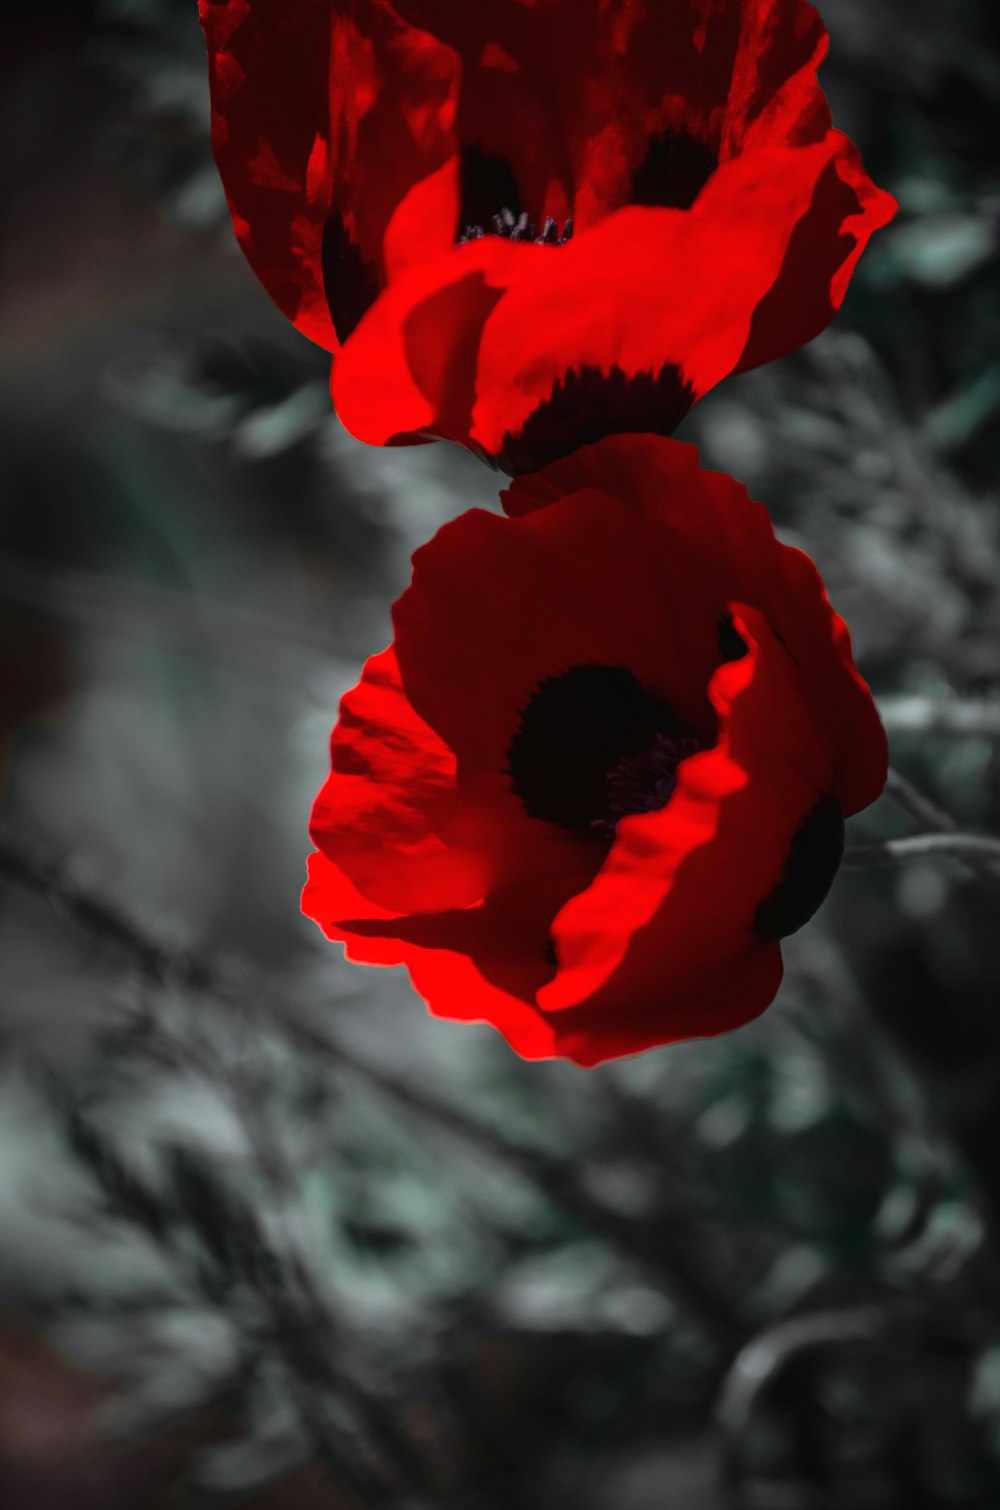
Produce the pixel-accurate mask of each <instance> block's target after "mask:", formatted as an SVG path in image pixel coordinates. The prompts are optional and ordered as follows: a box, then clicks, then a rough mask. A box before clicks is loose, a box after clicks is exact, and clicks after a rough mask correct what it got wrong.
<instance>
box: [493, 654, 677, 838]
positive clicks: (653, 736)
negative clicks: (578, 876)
mask: <svg viewBox="0 0 1000 1510" xmlns="http://www.w3.org/2000/svg"><path fill="white" fill-rule="evenodd" d="M703 748H704V742H703V741H702V740H701V739H700V738H699V736H698V735H697V734H696V733H695V731H694V730H693V729H691V728H689V727H688V726H687V725H686V724H685V723H683V722H682V720H681V719H680V718H679V717H678V715H677V714H676V713H675V712H674V710H673V709H672V708H671V707H670V705H669V704H668V703H666V702H665V701H663V699H662V698H659V697H655V696H654V695H653V694H652V693H651V692H647V691H646V689H645V687H643V686H642V685H641V684H640V683H639V682H638V681H637V679H636V678H635V677H634V676H633V675H632V673H631V671H626V670H625V668H624V667H623V666H574V667H573V668H572V670H570V671H565V672H563V673H562V674H561V675H559V676H552V677H548V678H546V680H545V681H544V682H542V684H541V685H540V686H539V687H538V688H537V689H536V690H535V692H533V693H532V695H531V697H530V698H529V700H528V702H527V704H526V706H525V708H524V711H523V712H522V714H521V722H520V726H519V728H518V730H517V733H516V734H515V735H514V738H513V739H512V740H511V743H510V747H509V749H508V751H507V760H508V767H507V769H508V773H509V775H510V778H511V784H512V786H513V788H514V791H515V793H516V794H517V796H518V797H519V798H520V800H521V803H522V804H523V806H524V808H525V810H526V811H527V812H528V813H530V814H531V816H532V817H533V818H541V819H543V820H545V821H546V822H549V823H557V824H558V825H559V826H560V827H561V828H567V829H572V830H574V831H576V832H580V833H586V834H589V835H591V836H593V837H595V838H602V839H611V838H613V837H614V833H615V828H616V826H617V824H618V823H619V821H620V820H621V819H622V818H625V817H627V816H628V815H629V814H630V813H648V812H653V811H654V810H655V809H657V808H661V807H664V806H666V804H667V802H668V801H669V800H670V797H671V794H672V793H673V790H674V787H675V785H676V780H677V767H678V766H679V765H680V763H681V761H682V760H684V759H686V758H687V756H689V755H693V754H695V753H696V751H698V750H700V749H703Z"/></svg>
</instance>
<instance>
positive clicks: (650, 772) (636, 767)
mask: <svg viewBox="0 0 1000 1510" xmlns="http://www.w3.org/2000/svg"><path fill="white" fill-rule="evenodd" d="M702 749H704V745H703V744H702V743H701V741H700V740H699V739H697V738H696V737H695V736H694V735H693V734H664V733H662V732H661V733H658V734H657V736H656V738H655V739H654V740H653V743H652V744H651V745H650V746H649V747H648V749H645V750H643V751H642V753H641V754H639V755H623V756H622V758H621V760H619V762H618V764H617V765H616V766H615V767H614V768H613V769H612V770H610V771H609V772H608V774H607V778H606V779H607V788H606V790H607V814H608V816H607V817H606V818H597V819H595V820H594V822H593V825H592V827H594V828H596V829H598V830H599V831H600V832H601V833H602V834H605V835H607V836H608V837H609V838H613V837H614V833H615V829H616V828H617V826H618V823H619V821H620V820H621V819H622V818H628V817H630V816H631V815H632V814H633V813H654V812H656V811H657V809H658V808H661V807H666V805H667V803H668V802H669V801H670V798H671V797H672V796H673V793H674V788H675V787H676V785H677V767H678V766H679V765H680V763H681V761H682V760H686V759H687V757H688V756H689V755H696V754H697V753H698V751H699V750H702Z"/></svg>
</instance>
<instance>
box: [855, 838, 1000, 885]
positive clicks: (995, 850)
mask: <svg viewBox="0 0 1000 1510" xmlns="http://www.w3.org/2000/svg"><path fill="white" fill-rule="evenodd" d="M936 855H942V856H944V857H945V858H950V859H955V860H969V859H972V860H995V861H998V862H1000V839H990V838H986V837H985V836H983V835H981V834H960V833H944V834H933V833H928V834H910V835H908V836H907V837H906V838H905V839H884V840H882V842H881V843H879V844H852V845H850V846H849V847H848V848H847V850H846V851H845V853H844V864H845V865H846V866H848V867H849V868H850V869H852V870H863V869H866V868H867V867H869V866H874V865H895V864H897V863H899V862H900V861H905V860H923V859H926V858H928V857H933V856H936ZM990 879H1000V877H995V876H993V875H992V873H991V874H990Z"/></svg>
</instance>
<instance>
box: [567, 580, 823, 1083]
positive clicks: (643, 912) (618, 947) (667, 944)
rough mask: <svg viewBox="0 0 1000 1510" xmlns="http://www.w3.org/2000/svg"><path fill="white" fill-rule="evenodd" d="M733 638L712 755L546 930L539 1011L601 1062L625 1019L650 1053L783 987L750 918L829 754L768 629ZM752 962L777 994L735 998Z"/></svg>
mask: <svg viewBox="0 0 1000 1510" xmlns="http://www.w3.org/2000/svg"><path fill="white" fill-rule="evenodd" d="M737 625H738V628H739V629H740V631H741V633H743V632H746V633H747V637H748V639H749V653H748V654H747V655H746V656H745V657H744V658H743V659H742V660H740V661H734V662H730V663H728V664H726V665H723V666H722V667H720V669H719V670H718V671H717V672H716V674H715V677H714V678H713V682H712V688H711V695H712V700H713V703H714V704H715V706H716V709H717V711H718V714H719V721H720V736H719V741H718V744H717V745H716V747H715V748H714V749H712V750H709V751H706V752H705V753H704V754H702V755H696V756H692V757H691V758H690V759H689V760H687V761H684V762H683V763H682V764H681V766H680V767H679V770H678V782H677V788H676V790H675V792H674V794H673V796H672V798H671V800H670V802H669V803H668V804H667V806H666V807H665V808H663V809H661V810H660V811H659V812H654V813H645V814H639V815H636V816H634V817H632V818H626V819H624V820H623V821H622V822H621V823H620V824H619V826H618V835H617V837H616V840H615V844H614V846H613V848H612V850H611V853H610V855H609V856H608V859H607V861H606V862H605V864H604V866H603V867H602V869H601V871H600V872H599V874H598V875H597V877H596V878H595V880H594V882H593V883H592V885H591V886H590V887H589V888H588V890H587V891H585V892H583V893H581V894H580V895H578V896H576V897H574V898H572V900H571V901H569V902H568V903H567V905H566V906H565V907H564V908H563V911H562V912H561V913H560V915H559V917H557V918H556V920H555V922H554V923H553V926H552V933H553V938H554V939H555V942H556V948H557V953H558V958H559V971H558V974H557V975H556V977H555V979H554V980H553V981H552V983H551V984H550V985H548V986H546V987H544V988H543V989H542V990H541V991H540V992H539V994H538V1004H539V1006H540V1007H541V1008H542V1009H543V1010H545V1011H564V1010H567V1009H571V1008H577V1007H585V1008H586V1012H587V1014H588V1017H589V1018H591V1019H592V1020H593V1022H594V1024H595V1025H597V1041H596V1042H595V1041H594V1035H593V1034H591V1049H592V1050H593V1051H595V1052H597V1051H598V1046H599V1045H603V1044H604V1042H605V1038H606V1036H607V1035H610V1037H611V1041H612V1042H616V1041H617V1039H616V1037H615V1035H616V1032H620V1027H619V1026H618V1024H620V1021H621V1019H625V1018H632V1019H633V1021H632V1022H631V1023H630V1027H629V1032H630V1033H631V1034H634V1033H635V1031H636V1025H635V1021H634V1018H635V1014H636V1013H638V1014H639V1017H640V1019H641V1021H642V1023H643V1032H644V1033H649V1034H653V1035H655V1036H654V1037H652V1038H651V1039H650V1040H649V1041H650V1042H659V1043H662V1042H669V1041H671V1040H673V1039H675V1038H679V1037H689V1036H692V1034H694V1035H702V1034H705V1033H713V1032H720V1031H723V1030H725V1029H727V1028H730V1027H734V1026H737V1025H738V1024H739V1023H741V1022H745V1021H747V1020H748V1019H749V1018H750V1017H753V1016H755V1015H756V1014H757V1013H758V1012H760V1011H762V1010H763V1008H764V1007H765V1006H767V1004H768V1002H769V1001H770V1000H771V996H773V992H774V990H776V989H777V984H778V981H779V980H780V965H779V959H780V951H779V949H778V946H777V944H776V942H774V941H772V940H766V939H762V938H761V937H760V936H759V935H758V934H757V933H756V932H755V931H754V918H755V915H756V912H757V909H758V907H759V906H760V903H761V901H762V900H763V899H764V898H765V897H767V896H768V895H769V894H770V893H771V892H772V891H773V890H774V888H775V887H776V886H777V885H778V883H779V882H780V880H781V876H782V870H783V867H784V864H785V861H786V859H787V857H788V854H789V850H790V847H791V843H792V839H793V836H794V834H795V832H796V829H797V828H798V826H799V824H800V823H801V821H802V820H803V819H804V818H805V817H806V815H807V814H809V812H810V811H811V809H812V808H813V807H814V806H815V804H816V802H817V800H818V799H819V798H820V797H821V796H822V795H823V794H824V793H829V792H830V791H831V787H832V785H833V779H834V778H833V771H832V768H831V766H832V762H831V752H830V750H829V747H828V745H827V743H826V741H825V739H824V738H823V737H822V735H821V733H820V731H819V730H818V728H817V726H816V724H815V723H814V721H813V718H812V716H811V712H810V710H809V706H808V704H807V703H806V701H805V700H804V696H803V693H804V692H806V690H807V689H806V688H805V687H804V686H803V684H802V682H801V681H799V679H798V673H797V670H796V668H795V666H794V664H793V662H792V661H791V659H790V657H789V656H788V654H787V652H786V651H785V650H784V649H783V647H782V646H781V645H780V643H779V642H778V641H777V640H776V639H775V637H774V636H773V634H772V633H771V631H770V630H769V628H768V626H767V624H766V621H765V620H764V618H763V616H762V615H760V614H759V613H757V612H756V610H754V609H749V608H746V607H745V606H741V607H740V610H739V617H738V620H737ZM813 695H815V693H813ZM759 952H763V953H764V954H765V956H766V957H767V959H768V961H769V963H768V965H767V966H762V967H759V968H758V970H757V971H756V972H755V971H753V970H751V972H750V973H751V974H754V975H755V978H756V979H757V983H758V987H760V988H765V987H766V990H770V992H771V994H770V995H768V994H766V991H763V992H762V991H761V990H760V989H758V991H757V992H756V993H748V992H747V991H746V985H745V982H744V983H743V985H742V986H741V988H740V990H739V992H735V991H734V990H733V989H732V985H731V982H730V979H729V976H730V972H731V971H734V970H735V971H736V973H737V975H742V974H744V973H745V972H746V970H747V968H748V963H747V962H748V957H749V956H750V955H753V954H757V953H759ZM667 982H669V988H667V985H666V983H667ZM658 998H659V1000H660V1002H661V1006H660V1009H659V1011H658V1012H657V1011H651V1010H650V1008H649V1003H650V1002H651V1001H657V999H658ZM602 1011H603V1013H604V1014H606V1017H607V1025H606V1027H604V1028H602V1027H601V1026H600V1023H601V1021H602V1019H601V1017H600V1014H601V1013H602ZM637 1046H638V1047H643V1046H647V1045H644V1044H640V1045H637ZM611 1052H621V1050H620V1049H612V1050H611ZM599 1056H600V1057H604V1052H603V1047H602V1048H600V1050H599Z"/></svg>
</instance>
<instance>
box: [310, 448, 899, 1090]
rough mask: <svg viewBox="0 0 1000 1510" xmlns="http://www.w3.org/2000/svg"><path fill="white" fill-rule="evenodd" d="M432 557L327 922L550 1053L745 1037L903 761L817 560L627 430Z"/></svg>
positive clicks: (448, 537)
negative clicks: (862, 813) (859, 824)
mask: <svg viewBox="0 0 1000 1510" xmlns="http://www.w3.org/2000/svg"><path fill="white" fill-rule="evenodd" d="M505 506H506V508H507V510H508V513H509V515H510V516H511V517H508V518H502V517H499V516H497V515H493V514H488V513H485V512H482V511H479V510H473V511H471V512H470V513H466V514H464V515H462V517H461V518H459V519H457V520H455V521H454V522H453V523H451V524H448V525H446V526H445V527H444V529H442V530H441V531H440V532H439V534H438V535H437V536H436V538H435V539H434V540H433V541H432V542H431V543H430V544H429V545H427V546H425V547H423V549H421V550H420V551H418V552H417V554H416V556H415V557H414V577H413V583H412V585H411V587H410V588H409V589H408V591H407V592H405V593H404V595H403V597H402V598H401V599H400V600H399V602H398V603H397V604H396V606H395V610H394V622H395V640H394V643H393V645H392V646H391V647H390V648H389V649H388V650H386V651H384V652H383V653H382V654H381V655H376V656H374V657H373V658H372V659H371V660H370V661H369V662H368V663H367V665H366V666H365V669H364V673H363V675H362V678H361V681H360V683H359V684H358V686H357V687H355V688H354V689H353V691H351V692H349V693H348V694H347V695H346V697H345V698H344V700H343V702H342V704H341V710H340V721H339V723H338V724H337V727H336V728H335V729H334V731H333V738H332V768H331V773H330V776H329V779H328V781H327V783H326V785H325V786H324V788H323V790H322V791H321V793H320V795H319V797H318V799H317V801H316V806H315V809H314V812H313V819H312V828H311V833H312V838H313V841H314V843H315V844H316V846H317V848H318V850H319V853H318V854H314V855H313V856H312V857H311V860H310V869H309V882H308V885H307V887H306V890H305V894H304V899H303V908H304V910H305V912H306V913H307V914H308V915H309V916H310V917H312V918H314V919H315V920H316V921H317V922H318V923H319V924H320V925H321V927H322V928H323V930H324V931H325V933H326V934H327V935H328V936H329V937H330V938H333V939H340V940H343V941H344V942H346V944H347V953H348V956H349V958H351V959H353V960H357V961H362V962H367V963H370V964H404V965H406V966H407V967H408V969H409V971H410V975H411V977H412V979H413V983H414V985H415V986H416V988H417V990H418V991H419V992H420V993H421V995H422V996H423V997H424V998H425V999H426V1001H427V1003H428V1005H429V1007H430V1009H431V1011H432V1012H434V1013H436V1014H437V1015H438V1016H441V1017H452V1018H464V1019H468V1020H474V1021H486V1022H489V1023H491V1024H492V1025H493V1026H494V1027H495V1028H497V1029H499V1031H500V1032H501V1033H502V1034H503V1035H504V1037H505V1038H507V1039H508V1040H509V1042H510V1043H511V1044H512V1045H513V1046H514V1048H515V1049H517V1051H518V1052H519V1053H521V1054H523V1055H524V1056H525V1057H527V1058H544V1057H548V1056H551V1055H560V1056H565V1057H567V1058H569V1059H573V1060H575V1061H576V1062H577V1063H579V1064H586V1065H590V1064H595V1063H597V1062H599V1061H600V1060H604V1059H609V1058H613V1057H615V1056H617V1055H621V1054H630V1053H634V1052H636V1051H638V1050H640V1049H645V1048H648V1047H650V1046H651V1045H653V1044H660V1043H667V1042H670V1041H672V1040H675V1039H679V1038H690V1037H697V1036H702V1035H707V1034H713V1033H719V1032H723V1031H724V1030H726V1029H728V1028H733V1027H736V1026H737V1025H738V1024H740V1023H743V1022H746V1021H747V1020H748V1019H749V1018H751V1017H754V1016H756V1015H757V1013H759V1012H761V1011H762V1010H763V1009H764V1007H766V1006H767V1004H768V1003H769V1002H770V1001H771V1000H772V998H773V996H774V994H775V992H776V990H777V988H778V984H779V981H780V979H781V952H780V948H779V945H778V939H779V938H781V937H783V936H784V935H786V934H788V933H791V932H793V931H794V930H795V929H797V928H798V927H800V926H801V925H802V924H803V923H804V922H805V921H806V920H807V919H808V918H809V917H810V916H811V915H812V913H813V912H814V911H815V909H816V908H817V907H818V906H819V904H820V902H821V901H822V899H823V897H824V896H825V894H826V892H827V889H828V887H829V885H830V883H831V881H832V879H833V876H834V873H835V871H836V869H837V865H838V863H839V860H840V856H841V850H842V845H843V819H844V817H845V816H848V815H850V814H852V813H855V812H857V811H858V810H859V809H860V808H863V807H865V806H866V805H867V804H868V803H870V802H872V801H873V800H874V799H875V797H877V796H878V794H879V792H880V791H881V789H882V786H883V783H884V781H885V774H886V745H885V737H884V734H883V731H882V726H881V724H880V722H879V719H878V715H877V713H876V711H875V707H874V705H873V703H872V700H871V697H870V695H869V693H868V690H867V688H866V686H865V684H864V682H863V681H862V680H861V678H860V677H859V676H858V674H857V672H856V671H855V669H854V664H853V661H852V658H851V650H850V642H849V638H848V634H847V630H846V628H845V626H844V624H843V623H842V622H841V620H840V619H839V618H838V617H837V615H836V614H835V613H834V612H833V610H832V608H831V607H830V605H829V602H828V601H827V599H826V596H825V594H824V591H823V586H822V583H821V581H820V578H819V576H818V574H817V572H816V569H815V567H814V566H813V565H812V562H811V561H810V560H809V558H808V557H807V556H805V555H803V554H802V553H801V552H799V551H796V550H792V549H790V548H789V547H787V546H783V545H780V544H779V543H778V542H777V540H776V539H775V537H774V532H773V530H772V527H771V524H770V521H769V519H768V516H767V513H766V511H765V510H764V509H763V508H762V507H761V506H760V505H759V504H755V503H752V502H751V501H750V500H749V499H748V498H747V495H746V491H745V489H744V488H743V487H742V486H741V485H740V484H739V483H737V482H734V481H733V480H732V478H730V477H726V476H724V475H722V474H720V473H714V472H704V471H702V470H701V469H700V467H699V464H698V459H697V453H696V451H695V450H694V448H693V447H691V446H686V445H682V444H681V443H680V442H677V441H670V440H666V439H663V438H660V437H657V436H636V435H630V436H614V437H608V438H606V439H605V440H603V441H601V442H599V443H598V444H597V445H595V446H590V447H586V448H584V449H583V450H581V451H580V452H578V453H577V454H576V455H575V456H573V457H571V458H569V459H567V460H564V461H559V462H555V463H553V464H552V465H551V466H550V467H548V468H547V469H545V470H544V471H542V472H539V473H536V474H534V475H533V476H531V477H528V478H522V479H519V480H518V481H517V482H515V483H514V485H513V487H512V488H511V489H510V491H509V492H508V493H507V494H506V495H505Z"/></svg>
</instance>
